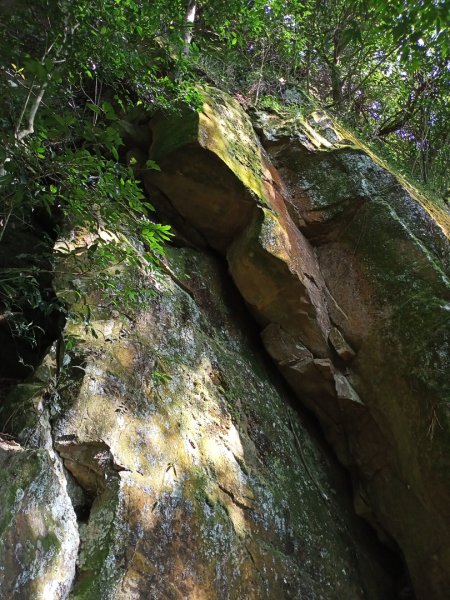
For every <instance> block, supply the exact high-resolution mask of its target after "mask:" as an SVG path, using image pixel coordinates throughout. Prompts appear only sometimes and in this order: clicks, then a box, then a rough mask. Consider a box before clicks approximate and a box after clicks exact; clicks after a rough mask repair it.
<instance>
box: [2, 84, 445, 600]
mask: <svg viewBox="0 0 450 600" xmlns="http://www.w3.org/2000/svg"><path fill="white" fill-rule="evenodd" d="M204 94H205V104H204V108H203V111H201V112H200V113H195V112H192V111H187V112H185V113H183V114H180V115H178V116H171V117H170V118H163V117H158V118H156V119H154V121H153V122H152V123H151V130H152V136H151V138H152V143H151V147H150V148H149V153H148V157H149V158H150V159H151V160H153V161H155V162H157V164H158V165H159V167H160V169H161V171H155V170H152V171H148V170H144V169H143V170H142V171H141V175H142V179H143V181H144V183H145V186H146V188H147V189H148V191H149V194H150V197H151V200H152V202H153V203H154V204H155V205H156V206H157V207H158V209H159V211H160V213H161V214H163V215H165V216H166V217H167V219H169V220H170V222H171V223H172V224H173V225H174V229H175V232H176V234H177V235H176V246H175V247H172V248H169V249H168V251H167V257H166V263H165V264H164V266H163V272H159V273H153V274H149V273H147V274H145V273H141V272H139V271H137V270H136V272H133V273H131V272H130V273H124V272H122V273H116V275H115V277H116V282H117V287H120V286H122V287H123V286H130V285H132V286H133V289H134V291H135V296H136V297H137V298H138V300H139V301H138V302H137V303H136V304H135V305H133V309H132V310H127V311H125V312H126V316H125V315H121V314H119V313H118V312H115V311H111V310H109V309H107V308H105V305H107V303H106V302H102V297H101V292H99V291H98V290H92V289H91V290H89V289H88V290H87V293H88V296H89V298H90V301H92V303H93V304H94V305H95V306H96V308H95V307H94V308H93V311H92V318H93V321H92V326H93V330H90V332H86V331H85V330H84V329H83V328H82V327H81V325H80V324H78V325H76V326H74V325H71V326H67V327H66V331H65V332H64V337H63V340H66V343H67V345H66V347H64V343H63V340H60V341H59V342H58V344H57V345H56V346H55V347H53V349H52V351H51V352H50V353H49V355H48V356H47V357H46V359H45V361H44V363H43V364H42V365H41V366H40V367H39V369H38V370H37V371H36V372H35V374H34V376H33V378H32V379H30V380H29V381H27V382H26V383H22V384H21V385H19V386H17V387H16V388H15V389H14V390H13V391H12V392H11V393H10V394H9V396H8V397H7V399H6V401H5V402H4V404H3V406H2V407H1V410H0V430H3V431H5V430H8V431H9V432H10V433H12V434H14V435H15V436H16V439H17V440H18V442H17V443H15V442H9V443H7V442H6V441H5V442H4V445H5V447H4V448H3V449H1V448H0V462H1V464H2V466H3V470H4V472H5V473H6V474H7V476H6V478H5V479H4V480H3V481H1V482H0V487H2V489H3V488H4V489H5V490H6V492H5V494H6V495H5V496H2V497H6V501H5V504H4V506H3V505H2V506H1V507H0V534H1V541H0V543H1V544H3V545H2V546H0V549H1V550H0V574H2V573H3V574H4V573H6V574H7V576H6V578H4V582H5V583H4V582H3V580H2V579H1V577H0V592H3V589H2V588H1V586H2V585H3V586H4V588H5V591H4V594H6V596H5V597H9V596H8V594H9V595H10V596H11V597H15V596H14V595H13V594H16V597H17V598H46V599H47V598H48V599H49V600H53V599H54V598H55V599H56V598H71V599H72V600H94V599H95V600H97V599H99V598H101V599H102V600H103V599H105V600H107V599H108V600H109V599H122V600H129V599H137V600H144V599H147V598H155V599H159V598H161V599H163V598H174V599H175V598H179V599H180V600H181V599H185V598H191V599H205V600H207V599H208V600H209V599H215V598H229V599H230V600H238V599H244V598H245V599H255V600H260V599H268V600H269V599H275V598H276V599H278V598H280V599H281V598H286V599H288V598H292V599H308V600H314V599H317V600H319V599H327V600H328V599H330V600H331V599H336V600H338V599H339V600H341V599H343V598H345V599H346V600H347V599H348V600H351V599H355V600H356V599H362V598H365V599H373V600H386V599H389V598H394V597H396V596H395V590H394V586H393V581H392V576H391V575H390V574H389V570H388V569H387V566H386V562H385V559H386V558H388V559H389V558H390V557H391V555H390V550H388V549H387V548H386V547H383V546H381V544H380V543H379V542H378V541H377V540H376V538H375V534H374V532H373V530H375V531H376V532H377V533H378V536H379V537H381V539H382V540H383V542H384V543H386V544H389V545H391V546H392V547H393V548H397V547H398V548H400V550H401V552H402V553H403V555H404V557H405V560H406V563H407V566H408V569H409V572H410V575H411V578H412V580H413V583H414V587H415V592H416V594H417V597H418V598H419V599H420V598H425V597H426V598H427V599H436V600H440V599H444V598H447V596H448V594H447V592H448V589H449V587H450V556H449V552H450V550H449V548H450V543H449V542H450V535H449V524H450V514H449V512H450V489H449V488H450V481H449V477H448V466H449V464H448V462H449V458H448V456H449V453H448V448H449V445H450V432H449V425H450V423H449V418H448V401H449V394H448V392H449V388H448V377H446V370H447V373H448V364H447V362H446V361H448V343H449V335H448V334H449V328H448V324H449V319H448V309H449V287H448V280H447V279H446V274H445V272H446V271H445V270H446V269H447V268H448V265H449V256H448V241H447V239H446V237H445V236H444V234H443V233H442V229H440V227H439V225H438V222H437V221H436V220H434V219H433V218H431V216H430V215H429V214H428V213H427V212H426V211H425V209H424V208H423V207H422V206H421V205H420V204H418V203H417V202H416V201H415V200H414V199H413V198H412V197H411V195H410V194H409V193H408V192H407V191H406V190H405V189H404V188H403V187H402V186H400V184H399V183H398V182H397V180H396V179H395V178H394V177H393V176H392V175H390V174H389V173H388V172H387V171H386V170H385V169H383V168H382V167H381V166H379V165H378V164H377V163H376V162H374V160H373V159H372V158H371V157H370V156H369V155H368V154H367V153H366V152H364V150H363V149H361V148H360V147H358V146H357V145H356V144H355V142H354V140H353V141H352V140H351V139H350V137H349V136H347V134H342V133H340V132H339V131H338V130H337V129H336V128H335V126H334V125H333V124H332V123H331V122H329V121H328V120H327V119H326V118H325V117H324V116H323V115H314V116H313V117H312V119H311V120H310V121H309V122H306V121H300V120H299V121H297V122H292V123H289V124H286V123H283V122H281V121H280V120H279V119H276V118H275V117H273V116H272V117H267V115H260V116H259V117H258V123H257V130H258V131H259V132H260V134H261V138H262V141H263V143H264V145H265V146H266V150H265V149H264V148H263V147H262V145H261V143H260V142H259V140H258V138H257V136H256V134H255V133H254V129H253V127H252V125H251V123H250V121H249V119H248V118H247V116H246V115H245V114H244V113H243V112H242V110H241V108H240V107H239V105H238V104H237V103H236V102H234V101H233V100H232V99H231V98H230V97H228V96H227V95H226V94H223V93H222V92H219V91H217V90H214V89H210V88H208V89H205V90H204ZM140 137H141V138H142V139H146V137H147V136H146V135H145V136H144V135H143V136H140ZM130 152H131V153H132V154H133V156H142V143H141V148H140V149H139V152H138V151H134V150H133V149H130ZM146 158H147V157H146V156H144V157H142V158H141V159H139V161H140V162H141V167H143V165H144V164H145V161H146ZM139 161H138V162H139ZM275 167H276V168H277V169H278V171H277V170H276V168H275ZM59 270H64V269H63V268H61V269H59ZM230 275H231V277H230ZM231 279H232V280H233V283H232V282H231ZM56 287H58V283H56ZM243 301H244V302H243ZM261 341H262V344H263V346H264V348H265V350H266V351H267V353H268V355H269V356H267V354H266V353H265V352H263V350H262V348H261ZM275 366H276V369H275ZM278 372H279V373H281V376H282V377H281V376H280V375H279V373H278ZM283 379H284V382H287V384H288V386H289V387H287V386H286V387H285V383H284V382H283ZM295 398H296V400H295ZM294 403H295V404H296V405H297V408H298V409H299V410H295V409H294V408H293V407H292V405H293V404H294ZM301 405H304V406H306V407H307V408H308V410H309V411H312V412H313V413H314V414H315V416H316V417H317V419H318V421H319V423H320V426H321V428H322V430H323V432H324V433H325V436H326V438H327V440H328V442H329V443H330V444H331V445H332V448H333V450H334V452H335V454H336V455H337V457H338V458H339V460H340V462H341V463H342V464H343V465H345V467H346V468H347V469H348V471H349V472H350V474H351V477H352V480H353V498H352V497H351V495H350V492H349V491H348V489H347V483H346V476H345V474H344V472H343V470H342V467H340V466H339V465H338V464H337V463H336V462H335V460H334V458H333V457H332V456H331V455H330V451H329V450H328V446H326V445H325V444H324V443H323V442H321V441H320V440H321V437H320V433H319V432H317V431H316V429H315V425H313V424H312V423H311V422H310V421H309V418H308V417H306V416H305V415H303V413H302V412H301V410H302V409H301V408H300V406H301ZM299 411H300V412H299ZM302 415H303V416H302ZM7 439H9V438H7ZM19 444H20V445H19ZM25 458H26V460H25ZM62 465H63V466H62ZM38 478H39V485H38V483H37V480H38ZM18 490H20V491H18ZM0 492H1V490H0ZM352 500H353V505H354V506H353V505H352ZM354 508H356V512H357V513H358V514H359V515H361V516H363V517H364V518H365V519H366V520H367V521H368V522H369V523H370V525H371V528H369V526H368V525H366V524H365V523H364V522H363V521H362V520H361V519H359V518H358V517H356V516H355V515H354ZM24 548H26V549H27V554H26V557H25V554H21V552H24V550H23V549H24ZM382 555H384V557H383V559H382V558H381V556H382ZM13 556H16V557H17V556H19V558H20V557H22V556H24V558H23V559H22V558H20V560H19V559H17V561H16V562H14V564H13V562H11V561H12V560H13V559H12V557H13ZM25 558H26V560H25ZM75 563H76V572H75ZM12 565H13V566H12ZM61 565H65V569H63V570H62V569H61ZM17 586H19V587H17ZM20 586H22V587H20ZM45 586H47V587H45ZM16 588H17V590H18V591H17V592H16ZM44 592H45V594H47V595H45V594H44ZM403 593H405V590H403ZM39 594H41V595H39ZM43 594H44V595H43ZM0 595H1V593H0Z"/></svg>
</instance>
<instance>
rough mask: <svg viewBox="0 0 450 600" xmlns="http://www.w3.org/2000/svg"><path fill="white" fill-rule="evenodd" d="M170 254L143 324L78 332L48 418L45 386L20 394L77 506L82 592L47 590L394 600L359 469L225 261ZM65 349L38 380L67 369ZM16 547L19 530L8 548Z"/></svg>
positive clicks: (14, 424)
mask: <svg viewBox="0 0 450 600" xmlns="http://www.w3.org/2000/svg"><path fill="white" fill-rule="evenodd" d="M167 258H168V261H169V264H170V270H171V273H172V276H173V278H171V277H169V276H159V278H158V280H157V281H156V280H148V279H147V280H142V281H141V282H140V287H141V289H144V288H145V287H147V288H148V287H150V286H151V287H152V288H153V295H152V296H150V297H149V298H148V299H147V302H146V304H145V305H144V307H143V309H142V310H138V311H137V312H136V314H135V317H134V319H133V322H131V321H128V320H127V319H125V320H124V321H120V319H117V315H116V317H114V316H111V315H109V314H106V313H104V312H101V311H100V312H98V314H97V315H96V318H95V320H94V322H93V326H94V327H95V330H96V335H97V337H94V336H87V335H86V334H84V332H83V331H82V330H79V331H76V330H72V331H71V334H72V335H75V334H76V333H79V334H83V341H81V342H79V343H78V344H77V346H76V352H75V353H74V351H73V350H72V351H70V352H67V353H66V357H71V363H70V364H69V365H68V366H67V367H66V369H65V371H63V372H62V374H61V375H60V377H61V379H60V380H59V385H58V389H59V390H60V392H59V395H58V396H57V397H53V398H52V410H53V413H54V415H55V416H54V417H53V418H50V425H49V424H48V419H47V421H46V418H45V413H42V398H43V397H44V396H45V392H43V391H42V389H41V388H42V386H41V388H39V384H38V383H35V384H33V385H34V386H35V387H34V388H33V393H32V392H31V390H30V389H28V388H26V389H25V390H22V392H21V397H22V398H28V403H27V405H26V409H25V408H24V410H23V411H22V412H21V414H16V413H14V409H13V408H12V407H16V408H17V405H18V402H17V397H16V398H12V397H11V396H10V398H9V402H11V405H12V406H11V413H12V415H11V417H10V420H9V426H10V428H12V429H13V430H14V431H16V432H19V431H21V433H19V438H20V440H21V441H22V442H23V443H25V442H26V441H27V440H28V443H29V444H30V443H32V444H35V445H40V444H42V442H41V440H42V439H45V432H48V431H50V437H51V440H52V441H53V444H54V446H55V449H56V451H57V452H58V454H59V456H60V457H61V459H62V461H63V464H64V466H65V469H66V477H67V479H68V481H70V489H69V493H70V497H71V499H72V503H73V507H74V508H73V509H72V506H69V508H68V513H70V512H72V513H73V510H75V511H76V513H77V516H78V530H79V536H80V548H79V552H78V557H77V574H76V576H75V578H74V580H73V582H72V589H71V592H70V594H69V595H68V596H67V590H66V595H64V596H58V595H57V593H56V592H52V591H50V592H49V593H48V595H47V596H45V598H46V600H47V599H51V598H59V597H69V598H71V599H73V600H81V599H83V600H86V599H92V600H94V599H95V600H97V599H98V598H102V599H103V598H104V599H109V598H117V599H123V600H130V599H133V598H136V599H142V600H144V599H147V598H161V599H162V598H180V599H181V598H183V599H184V598H193V599H194V598H205V599H206V598H208V599H209V598H211V599H212V598H230V599H240V598H246V599H247V598H254V599H255V600H256V599H258V600H259V599H262V598H267V599H271V598H308V599H319V598H336V600H337V599H341V598H348V599H353V598H354V599H360V598H370V599H373V600H381V599H383V600H384V599H385V598H391V597H393V590H392V583H391V579H390V577H389V575H387V572H386V568H385V567H386V566H385V564H384V560H385V557H384V558H383V559H382V558H381V556H382V555H381V552H380V548H379V547H378V544H377V543H376V542H375V539H374V537H373V535H371V532H369V531H368V530H367V529H366V527H365V526H364V524H363V522H362V521H360V520H359V519H358V518H357V517H356V516H354V514H353V510H352V506H351V499H350V495H349V493H348V490H347V484H346V480H345V477H344V476H343V474H342V473H341V472H340V469H339V467H338V465H337V464H336V463H335V462H334V460H333V459H332V457H331V456H330V455H329V452H328V451H327V449H326V448H325V447H324V446H323V444H321V443H320V442H319V441H318V440H317V436H316V434H315V433H314V428H313V427H312V426H311V425H308V421H307V420H305V419H302V418H299V415H298V414H297V413H296V412H295V411H294V410H293V409H292V408H291V406H290V405H289V402H288V395H287V391H286V390H285V389H284V388H283V385H282V383H281V381H280V380H279V379H278V377H277V376H276V373H275V372H272V371H271V365H270V364H268V363H267V360H266V359H265V358H264V356H262V354H261V351H260V349H258V338H257V336H256V335H255V333H254V332H252V330H251V328H249V327H248V324H247V323H246V313H245V309H244V307H243V306H242V304H241V301H240V299H239V297H238V296H237V294H236V291H235V290H234V289H233V287H232V286H231V284H230V281H229V277H228V275H227V274H226V270H225V269H224V267H223V265H222V264H221V262H220V261H219V260H218V259H217V258H213V257H210V256H208V255H207V254H205V253H199V252H197V251H195V250H191V249H172V250H169V251H168V257H167ZM174 280H176V281H178V285H177V284H175V283H174ZM138 288H139V286H138ZM51 358H52V354H51V355H49V357H48V359H47V365H46V369H44V368H41V369H40V370H39V371H38V373H37V374H36V377H41V379H44V378H45V375H46V374H47V377H49V378H50V379H51V377H54V376H55V374H54V371H53V372H52V361H51ZM68 360H69V358H66V359H65V362H68ZM70 365H72V367H71V366H70ZM30 385H31V384H28V386H30ZM21 406H22V407H24V405H23V401H22V403H21ZM23 413H25V414H23ZM31 435H32V439H31V441H30V436H31ZM25 452H29V451H28V450H27V451H22V452H21V453H20V454H19V455H20V456H23V455H25ZM32 452H33V453H35V454H38V455H39V453H41V452H42V450H41V449H37V450H32ZM29 487H32V486H31V485H30V486H29ZM30 495H31V491H30ZM31 497H32V498H33V496H32V495H31ZM66 498H67V494H66ZM34 501H35V502H37V499H35V498H34ZM42 501H43V502H44V501H45V502H46V503H48V510H49V512H51V511H53V502H54V501H53V500H52V499H50V498H48V497H47V496H46V497H45V498H42ZM30 502H31V500H30ZM39 508H40V509H41V510H43V506H41V505H39ZM11 510H12V511H14V510H15V505H14V504H13V505H12V506H11ZM19 516H20V513H19ZM17 518H18V516H17V515H16V519H17ZM31 534H32V532H30V531H29V530H24V529H23V528H17V530H16V531H15V536H16V538H19V540H20V543H22V544H24V543H25V541H27V540H28V539H29V538H30V536H31ZM33 534H34V533H33ZM12 548H14V542H12V541H11V540H10V539H9V538H6V540H5V550H4V554H3V555H2V557H1V559H2V561H5V559H6V557H8V556H9V555H10V553H11V551H12ZM74 548H76V546H75V547H74ZM53 558H54V560H57V561H62V560H64V558H65V556H64V554H62V553H60V554H59V553H58V552H57V551H56V550H55V549H54V552H53ZM71 564H72V566H73V564H74V560H73V557H72V563H71ZM23 568H25V566H24V567H23ZM27 568H28V567H27ZM40 569H41V571H42V572H43V573H44V574H45V577H47V573H50V572H51V573H52V572H53V570H52V569H53V567H51V566H50V565H49V566H47V564H46V563H42V564H41V565H40ZM18 570H19V571H20V565H19V566H18V567H16V570H15V571H13V572H11V577H12V578H13V579H14V577H17V575H18V572H17V571H18ZM71 576H73V571H72V572H71V571H69V572H68V573H67V579H70V577H71ZM27 593H28V592H25V593H23V595H22V596H20V597H21V598H34V596H33V595H32V593H28V595H27ZM52 594H53V595H52ZM39 597H41V596H39ZM42 598H44V596H42Z"/></svg>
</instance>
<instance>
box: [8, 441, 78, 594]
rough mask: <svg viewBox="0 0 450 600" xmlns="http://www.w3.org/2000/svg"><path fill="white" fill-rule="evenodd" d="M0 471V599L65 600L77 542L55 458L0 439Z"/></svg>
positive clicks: (52, 455) (64, 484)
mask: <svg viewBox="0 0 450 600" xmlns="http://www.w3.org/2000/svg"><path fill="white" fill-rule="evenodd" d="M0 470H1V477H0V498H1V502H0V597H1V598H5V599H6V598H8V599H11V600H13V599H14V600H23V599H28V598H30V599H31V598H33V600H49V599H51V600H62V599H63V598H67V596H68V593H69V590H70V588H71V585H72V581H73V579H74V577H75V561H76V558H77V552H78V543H79V536H78V527H77V522H76V518H75V513H74V510H73V508H72V503H71V500H70V497H69V495H68V492H67V484H66V479H65V477H64V475H63V469H62V466H61V464H60V460H59V458H58V457H57V455H55V454H54V452H53V451H52V450H51V449H46V448H39V449H30V448H27V449H25V448H24V447H22V446H21V445H20V444H18V443H17V442H14V441H13V440H12V439H11V438H9V437H8V436H0Z"/></svg>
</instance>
